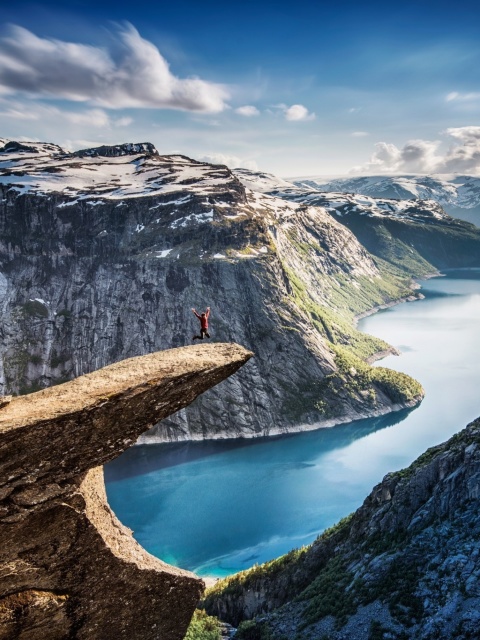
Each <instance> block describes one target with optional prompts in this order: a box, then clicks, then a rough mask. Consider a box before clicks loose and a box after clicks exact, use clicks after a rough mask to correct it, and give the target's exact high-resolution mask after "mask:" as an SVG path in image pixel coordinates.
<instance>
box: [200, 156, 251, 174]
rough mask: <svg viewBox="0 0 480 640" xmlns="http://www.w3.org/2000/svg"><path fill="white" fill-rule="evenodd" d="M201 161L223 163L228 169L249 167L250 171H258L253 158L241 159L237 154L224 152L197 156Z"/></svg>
mask: <svg viewBox="0 0 480 640" xmlns="http://www.w3.org/2000/svg"><path fill="white" fill-rule="evenodd" d="M197 159H198V160H200V161H201V162H210V164H225V165H227V167H229V168H230V169H237V168H238V167H241V168H242V169H250V170H251V171H258V165H257V163H256V162H255V161H254V160H242V159H241V158H239V157H238V156H231V155H227V154H224V153H211V154H207V155H204V156H201V157H200V158H197Z"/></svg>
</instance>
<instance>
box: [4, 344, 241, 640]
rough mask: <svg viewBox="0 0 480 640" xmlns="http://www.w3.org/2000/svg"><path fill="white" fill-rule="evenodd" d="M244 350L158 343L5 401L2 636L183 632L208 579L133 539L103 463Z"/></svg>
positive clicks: (223, 372) (232, 367)
mask: <svg viewBox="0 0 480 640" xmlns="http://www.w3.org/2000/svg"><path fill="white" fill-rule="evenodd" d="M251 355H252V354H251V353H250V352H249V351H247V350H245V349H243V348H242V347H239V346H238V345H235V344H210V345H201V346H192V347H184V348H181V349H172V350H170V351H163V352H157V353H153V354H151V355H147V356H142V357H138V358H131V359H129V360H124V361H122V362H119V363H117V364H114V365H110V366H108V367H105V368H104V369H100V370H99V371H96V372H94V373H91V374H88V375H85V376H82V377H80V378H77V379H76V380H73V381H72V382H68V383H65V384H63V385H60V386H57V387H52V388H49V389H45V390H43V391H40V392H38V393H33V394H31V395H29V396H23V397H18V398H14V399H13V401H12V402H11V404H9V405H8V406H6V407H4V408H3V409H0V640H6V639H7V638H8V640H11V639H13V638H18V639H22V640H27V638H28V640H36V639H39V640H40V639H41V640H45V639H46V638H48V640H64V639H66V638H68V639H70V640H74V639H75V640H77V639H78V640H81V639H83V640H108V639H110V638H115V640H119V639H121V638H127V639H128V640H135V639H139V640H140V639H141V640H149V639H154V638H155V639H157V638H161V639H162V640H177V639H178V640H180V639H181V638H183V636H184V634H185V630H186V628H187V625H188V623H189V620H190V617H191V615H192V613H193V610H194V608H195V605H196V603H197V601H198V598H199V596H200V595H201V592H202V589H203V582H202V581H201V580H199V579H198V578H197V577H196V576H195V575H193V574H191V573H189V572H187V571H183V570H180V569H177V568H175V567H172V566H169V565H167V564H165V563H163V562H161V561H160V560H158V559H156V558H154V557H153V556H151V555H149V554H148V553H147V552H146V551H145V550H144V549H142V548H141V547H140V545H139V544H138V543H137V542H135V540H134V539H133V538H132V536H131V532H130V531H129V530H128V529H127V528H126V527H124V526H123V525H122V524H121V523H120V522H119V521H118V520H117V519H116V517H115V515H114V514H113V512H112V511H111V510H110V508H109V506H108V504H107V500H106V495H105V486H104V482H103V470H102V467H101V465H103V464H104V463H105V462H108V461H109V460H112V459H113V458H115V457H117V456H118V455H119V454H120V453H121V452H122V451H124V450H125V449H126V448H127V447H129V446H130V445H131V444H133V443H134V442H135V440H136V439H137V438H138V436H139V435H140V434H141V433H143V432H144V431H145V430H147V429H148V428H149V427H151V426H152V425H153V424H155V423H156V422H158V421H159V420H161V419H163V418H165V417H166V416H169V415H171V414H172V413H174V412H175V411H177V410H178V409H180V408H182V407H185V406H186V405H188V404H189V403H190V402H192V401H193V400H194V399H195V398H196V397H197V396H198V395H199V394H201V393H202V392H203V391H205V390H206V389H208V388H210V387H212V386H213V385H215V384H217V383H218V382H220V381H221V380H223V379H225V378H226V377H228V376H229V375H230V374H232V373H234V372H235V371H236V370H237V369H238V368H239V367H240V366H241V365H242V364H244V363H245V362H246V361H247V360H248V359H249V358H250V357H251Z"/></svg>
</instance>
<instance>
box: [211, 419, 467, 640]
mask: <svg viewBox="0 0 480 640" xmlns="http://www.w3.org/2000/svg"><path fill="white" fill-rule="evenodd" d="M479 507H480V419H479V420H476V421H475V422H473V423H471V424H470V425H469V426H468V427H467V428H466V429H464V430H463V431H461V432H460V433H458V434H456V435H455V436H453V437H452V438H451V439H450V440H449V441H448V442H446V443H445V444H443V445H439V446H437V447H433V448H431V449H429V450H428V451H426V452H425V453H424V454H423V455H421V456H420V457H419V458H418V459H417V460H416V461H415V462H414V463H413V464H412V465H411V466H410V467H408V468H407V469H403V470H402V471H399V472H396V473H391V474H388V475H387V476H386V477H385V478H384V479H383V481H382V482H381V483H380V484H379V485H377V486H376V487H375V488H374V489H373V491H372V492H371V494H370V495H369V496H368V497H367V498H366V500H365V502H364V503H363V505H362V506H361V507H360V508H359V509H358V510H357V511H356V512H355V513H354V514H352V515H351V516H350V517H348V518H345V519H344V520H342V521H341V522H340V523H339V524H338V525H337V526H336V527H333V528H332V529H330V530H328V531H326V532H324V533H323V534H322V535H321V536H320V537H319V538H318V539H317V540H316V541H315V542H314V543H313V544H312V545H310V546H309V547H304V548H302V549H299V550H295V551H292V552H290V553H289V554H287V555H286V556H282V557H281V558H278V559H277V560H273V561H271V562H269V563H267V564H265V565H261V566H256V567H253V568H252V569H250V570H248V571H246V572H242V573H239V574H236V575H234V576H231V577H230V578H227V579H226V580H223V581H221V582H219V583H217V585H215V587H214V588H213V589H211V590H210V592H209V593H208V594H207V597H206V599H205V603H204V604H205V606H206V609H207V612H208V613H210V614H215V615H218V616H220V618H222V619H223V620H226V621H228V622H230V623H232V624H234V625H235V626H238V625H239V624H240V628H239V631H238V632H237V635H236V636H235V637H236V638H239V640H240V639H244V640H247V639H250V640H253V639H259V640H269V639H274V638H275V640H277V639H280V638H281V639H282V640H291V639H292V640H293V639H294V638H295V639H296V640H305V639H307V638H329V639H330V640H340V639H342V640H375V639H379V640H380V639H384V640H386V639H387V638H388V639H391V640H407V639H409V638H411V639H412V640H413V639H414V640H430V639H431V638H437V639H438V640H452V639H453V638H455V640H467V639H468V638H478V628H479V623H480V614H479V606H480V580H479V576H480V521H479V519H478V509H479ZM242 621H243V622H242Z"/></svg>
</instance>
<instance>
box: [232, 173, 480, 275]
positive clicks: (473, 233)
mask: <svg viewBox="0 0 480 640" xmlns="http://www.w3.org/2000/svg"><path fill="white" fill-rule="evenodd" d="M235 174H236V175H237V176H238V178H239V179H240V180H241V181H242V182H243V183H244V184H248V185H249V186H250V188H253V189H256V190H257V191H258V192H259V193H262V194H270V195H275V196H278V197H281V198H282V199H284V200H286V201H290V202H292V201H293V202H297V203H301V204H303V205H311V206H316V207H322V208H323V209H325V210H326V211H328V212H329V213H330V214H332V215H333V216H334V217H335V218H336V219H337V220H338V221H339V222H341V223H342V224H344V225H345V226H346V227H348V228H349V229H350V230H351V231H352V232H353V233H354V234H355V236H356V238H357V239H358V240H359V241H360V242H361V244H362V245H363V246H364V247H365V248H366V249H368V251H369V252H370V253H371V254H373V255H374V256H376V257H377V258H379V259H380V260H384V261H386V262H387V263H388V264H389V265H390V268H393V269H395V270H399V271H401V272H403V273H405V274H410V275H419V274H422V273H427V272H428V270H429V268H430V269H432V265H434V267H435V268H436V269H447V268H449V267H454V266H457V267H469V266H478V262H479V257H478V253H477V249H476V247H477V242H478V228H477V227H475V226H473V225H472V223H469V222H466V221H464V220H459V219H456V218H453V217H451V216H450V215H449V214H447V213H446V212H445V211H444V209H443V207H442V206H441V205H440V204H439V203H438V202H436V201H435V200H422V199H408V200H398V199H393V198H391V197H385V196H382V197H374V196H373V195H361V194H358V193H343V192H340V191H339V190H338V189H339V188H340V187H342V184H341V183H342V181H335V182H332V183H329V184H328V185H324V186H323V187H322V189H323V188H334V187H335V188H336V189H337V190H336V191H333V192H330V191H328V192H324V191H319V190H318V189H317V188H315V185H316V183H315V182H314V181H313V180H310V181H303V182H297V183H296V184H291V183H288V182H286V181H281V182H280V181H278V180H277V179H276V178H275V177H274V176H271V175H268V174H259V173H258V172H251V171H247V170H246V169H242V170H237V169H236V170H235ZM355 180H356V179H355ZM358 180H360V179H358ZM362 180H364V183H361V182H360V184H366V185H369V184H371V182H370V180H373V179H370V178H364V179H362ZM373 184H375V183H373ZM479 184H480V183H479ZM317 186H318V185H317ZM479 193H480V192H479ZM397 195H400V194H397ZM405 195H406V193H405Z"/></svg>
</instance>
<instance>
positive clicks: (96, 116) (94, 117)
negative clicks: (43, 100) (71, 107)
mask: <svg viewBox="0 0 480 640" xmlns="http://www.w3.org/2000/svg"><path fill="white" fill-rule="evenodd" d="M59 113H60V112H59ZM62 115H63V117H64V118H65V119H66V120H68V122H71V123H72V124H76V125H80V126H92V127H98V128H100V127H108V126H109V125H110V118H109V117H108V115H107V114H106V113H105V111H103V110H102V109H88V110H86V111H84V112H82V113H69V112H64V113H63V114H62Z"/></svg>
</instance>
